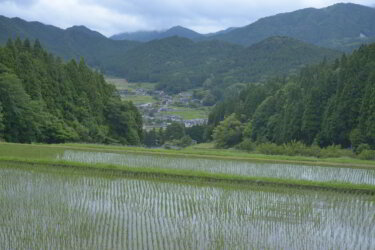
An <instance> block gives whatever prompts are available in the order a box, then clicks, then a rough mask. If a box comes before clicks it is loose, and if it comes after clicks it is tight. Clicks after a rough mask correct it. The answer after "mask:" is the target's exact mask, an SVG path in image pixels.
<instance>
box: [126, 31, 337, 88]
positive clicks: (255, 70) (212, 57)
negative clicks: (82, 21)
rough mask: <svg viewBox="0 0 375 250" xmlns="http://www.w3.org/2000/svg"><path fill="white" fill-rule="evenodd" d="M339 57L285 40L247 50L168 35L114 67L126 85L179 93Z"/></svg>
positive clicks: (254, 78)
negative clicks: (146, 84) (146, 83)
mask: <svg viewBox="0 0 375 250" xmlns="http://www.w3.org/2000/svg"><path fill="white" fill-rule="evenodd" d="M339 55H340V53H338V52H336V51H333V50H329V49H323V48H319V47H316V46H313V45H309V44H306V43H303V42H300V41H297V40H295V39H291V38H287V37H273V38H269V39H266V40H265V41H262V42H260V43H258V44H255V45H253V46H250V47H249V48H243V47H241V46H238V45H232V44H227V43H225V42H220V41H204V42H193V41H191V40H188V39H185V38H180V37H171V38H166V39H163V40H155V41H151V42H149V43H146V44H144V45H141V46H138V47H136V48H134V49H132V50H129V51H128V53H127V56H126V57H124V58H123V59H122V60H121V61H120V62H119V64H121V68H122V69H124V72H122V74H123V75H126V76H127V78H128V80H130V81H150V82H159V83H160V84H159V85H158V87H159V88H161V89H163V90H166V91H168V92H179V91H181V90H186V89H189V88H196V87H202V86H203V85H205V86H206V87H208V88H210V89H212V88H215V87H216V88H222V87H223V86H228V85H231V84H233V83H238V82H255V81H260V80H262V79H267V78H268V77H271V76H280V75H287V74H289V73H291V72H294V71H296V70H297V69H299V68H301V67H302V66H304V65H307V64H311V63H318V62H319V61H321V60H323V58H327V59H332V58H335V57H338V56H339Z"/></svg>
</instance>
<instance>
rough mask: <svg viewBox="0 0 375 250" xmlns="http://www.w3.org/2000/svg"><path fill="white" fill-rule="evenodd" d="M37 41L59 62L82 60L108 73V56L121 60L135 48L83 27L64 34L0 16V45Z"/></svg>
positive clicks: (63, 31)
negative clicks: (56, 57)
mask: <svg viewBox="0 0 375 250" xmlns="http://www.w3.org/2000/svg"><path fill="white" fill-rule="evenodd" d="M17 37H19V38H21V39H25V38H28V39H30V40H35V39H39V40H40V42H41V44H42V45H43V47H45V48H46V49H47V50H48V51H49V52H52V53H54V54H56V55H58V56H60V57H62V58H63V59H72V58H75V59H79V57H81V56H82V57H84V58H85V60H86V62H87V63H88V64H90V65H91V66H94V67H97V68H102V69H105V70H109V71H110V68H111V61H112V56H123V55H124V53H126V51H127V50H129V49H131V48H133V47H135V46H137V45H138V43H137V42H133V41H114V40H111V39H108V38H106V37H105V36H103V35H102V34H100V33H99V32H96V31H92V30H90V29H88V28H86V27H84V26H73V27H71V28H68V29H66V30H64V29H60V28H57V27H54V26H51V25H45V24H42V23H40V22H27V21H24V20H22V19H20V18H7V17H4V16H0V43H1V44H4V43H6V41H7V40H8V38H12V39H16V38H17Z"/></svg>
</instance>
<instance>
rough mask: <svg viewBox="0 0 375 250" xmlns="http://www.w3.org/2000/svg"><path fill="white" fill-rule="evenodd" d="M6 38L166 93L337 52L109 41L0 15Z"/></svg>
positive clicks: (258, 76)
mask: <svg viewBox="0 0 375 250" xmlns="http://www.w3.org/2000/svg"><path fill="white" fill-rule="evenodd" d="M234 31H236V30H234ZM234 31H233V32H234ZM173 33H179V34H185V35H188V34H190V35H192V33H191V32H189V31H187V30H186V29H184V28H182V27H175V28H172V29H170V30H169V31H168V32H165V34H164V35H168V34H173ZM228 34H229V33H228ZM8 37H11V38H16V37H20V38H22V39H23V38H29V39H31V40H34V39H37V38H38V39H39V40H40V42H41V44H42V46H44V47H45V48H46V49H47V50H48V51H49V52H52V53H55V54H56V55H59V56H60V57H62V58H64V59H71V58H74V59H78V58H79V57H81V56H83V57H84V58H85V61H86V62H87V63H88V64H89V65H90V66H91V67H95V68H99V69H101V70H103V72H105V73H106V74H110V75H117V76H121V77H124V78H127V79H128V80H130V81H150V82H156V83H158V84H159V85H158V86H159V88H161V89H164V90H166V91H169V92H178V91H181V90H186V89H191V88H196V87H201V86H203V85H204V86H206V87H207V86H211V87H212V88H213V87H215V86H216V87H217V86H224V85H225V86H228V85H230V84H233V83H238V82H255V81H260V80H263V79H266V78H267V77H271V76H275V75H287V74H289V73H291V72H294V71H295V70H298V69H299V68H300V67H302V66H303V65H307V64H311V63H317V62H319V61H320V60H322V59H323V58H325V57H326V58H328V59H330V58H335V57H337V56H338V55H339V53H338V52H336V51H332V50H329V49H323V48H320V47H316V46H314V45H310V44H307V43H304V42H300V41H298V40H296V39H291V38H287V37H273V38H268V39H266V40H264V41H262V42H260V43H258V44H255V45H253V46H251V47H249V48H245V47H243V46H240V45H236V44H231V43H227V42H225V41H219V40H212V41H211V40H207V41H200V42H194V41H192V40H190V39H187V38H183V37H181V36H172V37H167V38H164V39H157V40H152V41H150V42H146V43H141V42H135V41H127V40H121V41H116V40H112V39H108V38H106V37H105V36H103V35H101V34H100V33H98V32H95V31H92V30H90V29H88V28H86V27H84V26H74V27H71V28H68V29H66V30H63V29H59V28H56V27H53V26H49V25H44V24H42V23H38V22H26V21H24V20H21V19H19V18H6V17H0V43H2V44H4V43H6V41H7V39H8ZM221 90H222V89H221Z"/></svg>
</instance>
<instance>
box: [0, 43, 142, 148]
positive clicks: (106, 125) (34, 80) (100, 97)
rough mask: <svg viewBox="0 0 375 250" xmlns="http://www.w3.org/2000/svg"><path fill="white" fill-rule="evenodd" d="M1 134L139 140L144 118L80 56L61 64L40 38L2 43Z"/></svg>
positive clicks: (52, 139)
mask: <svg viewBox="0 0 375 250" xmlns="http://www.w3.org/2000/svg"><path fill="white" fill-rule="evenodd" d="M0 103H1V105H0V107H1V108H0V133H1V134H0V135H1V137H3V139H4V140H6V141H9V142H47V143H56V142H58V143H60V142H66V141H82V142H103V143H114V142H117V143H124V144H139V143H140V141H141V140H142V120H141V116H140V114H139V113H138V111H137V109H136V108H135V106H133V104H132V103H130V102H122V101H121V99H120V97H119V96H118V95H117V94H116V90H115V88H114V87H113V86H111V85H108V84H107V83H106V82H105V81H104V78H103V76H102V75H101V74H99V73H97V72H94V71H92V70H91V69H90V68H88V67H87V66H86V64H85V63H84V61H83V59H81V61H80V62H79V63H78V64H77V63H76V61H74V60H72V61H70V62H69V63H67V64H63V63H62V62H61V59H59V58H55V57H54V56H52V55H51V54H48V53H46V52H45V51H44V50H43V49H42V47H41V45H40V43H39V42H38V41H36V42H35V44H30V42H29V40H27V39H26V40H24V41H23V42H22V41H21V40H20V39H17V40H16V41H15V42H13V41H11V40H8V43H7V45H6V46H5V47H3V48H0Z"/></svg>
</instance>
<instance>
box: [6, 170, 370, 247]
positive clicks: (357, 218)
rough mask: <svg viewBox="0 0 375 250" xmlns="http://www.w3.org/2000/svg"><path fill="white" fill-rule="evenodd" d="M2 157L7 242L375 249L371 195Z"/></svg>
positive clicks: (11, 244) (24, 244)
mask: <svg viewBox="0 0 375 250" xmlns="http://www.w3.org/2000/svg"><path fill="white" fill-rule="evenodd" d="M69 171H70V170H69V169H59V170H56V169H54V170H53V171H52V170H51V169H50V168H47V167H45V168H43V167H40V168H32V169H30V168H26V167H22V166H18V167H14V166H13V165H12V166H7V165H4V164H3V165H0V187H1V188H0V242H1V248H3V249H306V248H308V249H374V248H375V238H374V235H375V227H374V226H373V225H374V223H375V213H374V211H375V200H374V197H373V196H367V195H354V194H345V193H333V192H328V191H325V192H322V191H313V190H310V191H306V190H305V191H299V190H297V189H296V190H294V191H291V190H290V189H287V190H283V189H266V190H262V189H260V188H233V187H231V188H229V187H228V188H225V187H215V186H194V185H187V184H178V183H170V182H160V181H159V182H158V181H152V180H136V179H127V178H120V177H118V176H109V175H105V174H101V175H86V174H85V171H82V172H80V173H77V172H74V174H73V173H72V174H71V173H70V172H69Z"/></svg>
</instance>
